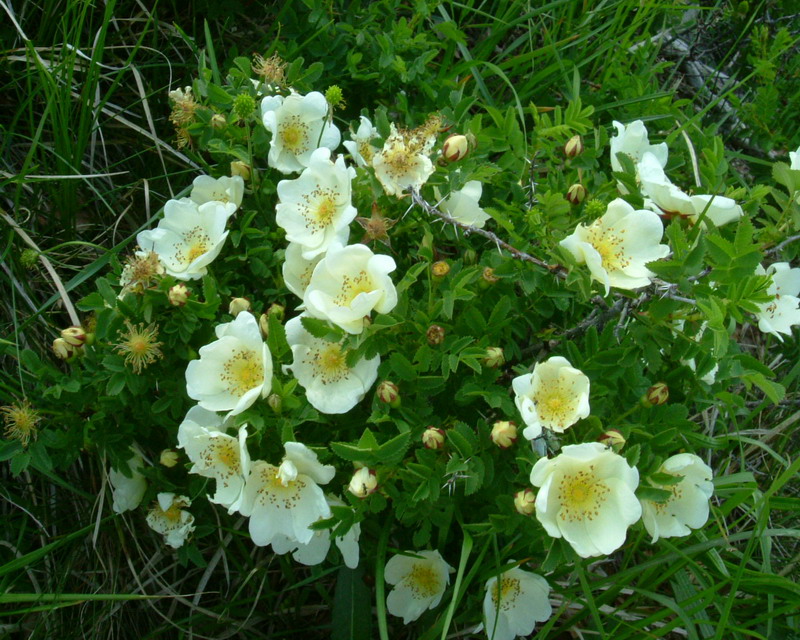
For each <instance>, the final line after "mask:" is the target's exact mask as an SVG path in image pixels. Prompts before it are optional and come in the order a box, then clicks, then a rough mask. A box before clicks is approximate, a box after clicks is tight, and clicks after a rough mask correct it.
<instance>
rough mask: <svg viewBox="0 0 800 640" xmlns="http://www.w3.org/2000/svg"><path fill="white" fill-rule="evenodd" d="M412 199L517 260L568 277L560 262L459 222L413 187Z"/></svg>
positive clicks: (422, 207) (433, 214) (430, 212)
mask: <svg viewBox="0 0 800 640" xmlns="http://www.w3.org/2000/svg"><path fill="white" fill-rule="evenodd" d="M411 200H412V202H413V203H414V204H416V205H417V206H418V207H420V208H421V209H423V210H424V211H425V212H426V213H427V214H429V215H432V216H436V217H437V218H441V219H442V220H444V221H445V222H447V223H448V224H452V225H453V226H456V227H458V228H459V229H461V230H462V231H463V232H464V234H465V235H469V234H470V233H477V234H478V235H479V236H483V237H484V238H487V239H488V240H491V241H492V242H494V243H495V245H497V246H498V247H499V248H501V249H505V250H506V251H507V252H508V253H510V254H511V255H512V256H513V257H515V258H516V259H517V260H522V261H524V262H530V263H532V264H535V265H536V266H537V267H541V268H542V269H547V270H548V271H549V272H550V273H552V274H553V275H554V276H556V277H557V278H562V279H563V278H566V277H567V270H566V269H565V268H564V267H563V266H561V265H560V264H557V265H552V264H549V263H547V262H545V261H544V260H542V259H540V258H537V257H535V256H532V255H530V254H529V253H525V252H524V251H520V250H519V249H517V248H515V247H513V246H511V245H510V244H508V243H507V242H504V241H503V240H501V239H500V238H498V237H497V236H496V235H495V234H494V233H492V232H491V231H487V230H486V229H478V228H477V227H473V226H472V225H468V224H464V223H463V222H459V221H458V220H456V219H455V218H451V217H450V216H449V215H447V214H446V213H445V212H444V211H441V210H439V209H438V208H437V207H435V206H434V205H432V204H430V203H429V202H428V201H427V200H425V199H424V198H423V197H422V196H421V195H420V194H419V192H418V191H416V190H415V189H411Z"/></svg>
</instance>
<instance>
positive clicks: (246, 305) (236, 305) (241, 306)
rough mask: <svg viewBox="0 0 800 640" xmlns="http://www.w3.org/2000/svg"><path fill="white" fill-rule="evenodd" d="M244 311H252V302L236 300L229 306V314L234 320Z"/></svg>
mask: <svg viewBox="0 0 800 640" xmlns="http://www.w3.org/2000/svg"><path fill="white" fill-rule="evenodd" d="M242 311H250V301H249V300H248V299H247V298H234V299H233V300H231V303H230V304H229V305H228V313H230V314H231V315H232V316H233V317H234V318H235V317H236V316H238V315H239V314H240V313H241V312H242Z"/></svg>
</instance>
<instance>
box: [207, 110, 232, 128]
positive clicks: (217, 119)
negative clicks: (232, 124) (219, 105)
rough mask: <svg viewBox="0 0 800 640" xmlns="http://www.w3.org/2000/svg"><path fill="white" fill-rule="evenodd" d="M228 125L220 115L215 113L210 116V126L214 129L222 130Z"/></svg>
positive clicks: (225, 119) (226, 120)
mask: <svg viewBox="0 0 800 640" xmlns="http://www.w3.org/2000/svg"><path fill="white" fill-rule="evenodd" d="M227 124H228V119H227V118H226V117H225V116H224V115H223V114H221V113H215V114H214V115H213V116H211V126H212V127H213V128H214V129H224V128H225V125H227Z"/></svg>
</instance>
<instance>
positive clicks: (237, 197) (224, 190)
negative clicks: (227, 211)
mask: <svg viewBox="0 0 800 640" xmlns="http://www.w3.org/2000/svg"><path fill="white" fill-rule="evenodd" d="M192 185H193V186H192V192H191V194H189V197H190V198H191V199H192V200H193V201H194V202H196V203H197V204H198V205H200V204H205V203H206V202H222V203H226V202H231V203H233V204H235V205H236V208H237V209H238V208H239V207H240V206H242V198H243V197H244V180H243V179H242V177H241V176H230V177H229V176H222V177H221V178H212V177H211V176H197V177H196V178H195V179H194V181H193V182H192Z"/></svg>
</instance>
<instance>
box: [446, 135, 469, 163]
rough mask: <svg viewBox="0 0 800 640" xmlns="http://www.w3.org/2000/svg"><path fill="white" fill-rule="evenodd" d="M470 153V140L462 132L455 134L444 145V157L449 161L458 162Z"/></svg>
mask: <svg viewBox="0 0 800 640" xmlns="http://www.w3.org/2000/svg"><path fill="white" fill-rule="evenodd" d="M468 153H469V140H468V139H467V136H465V135H461V134H460V133H456V134H453V135H452V136H450V137H449V138H447V140H445V141H444V144H443V145H442V157H443V158H444V159H445V160H447V161H448V162H456V161H458V160H461V159H463V158H465V157H466V156H467V154H468Z"/></svg>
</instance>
